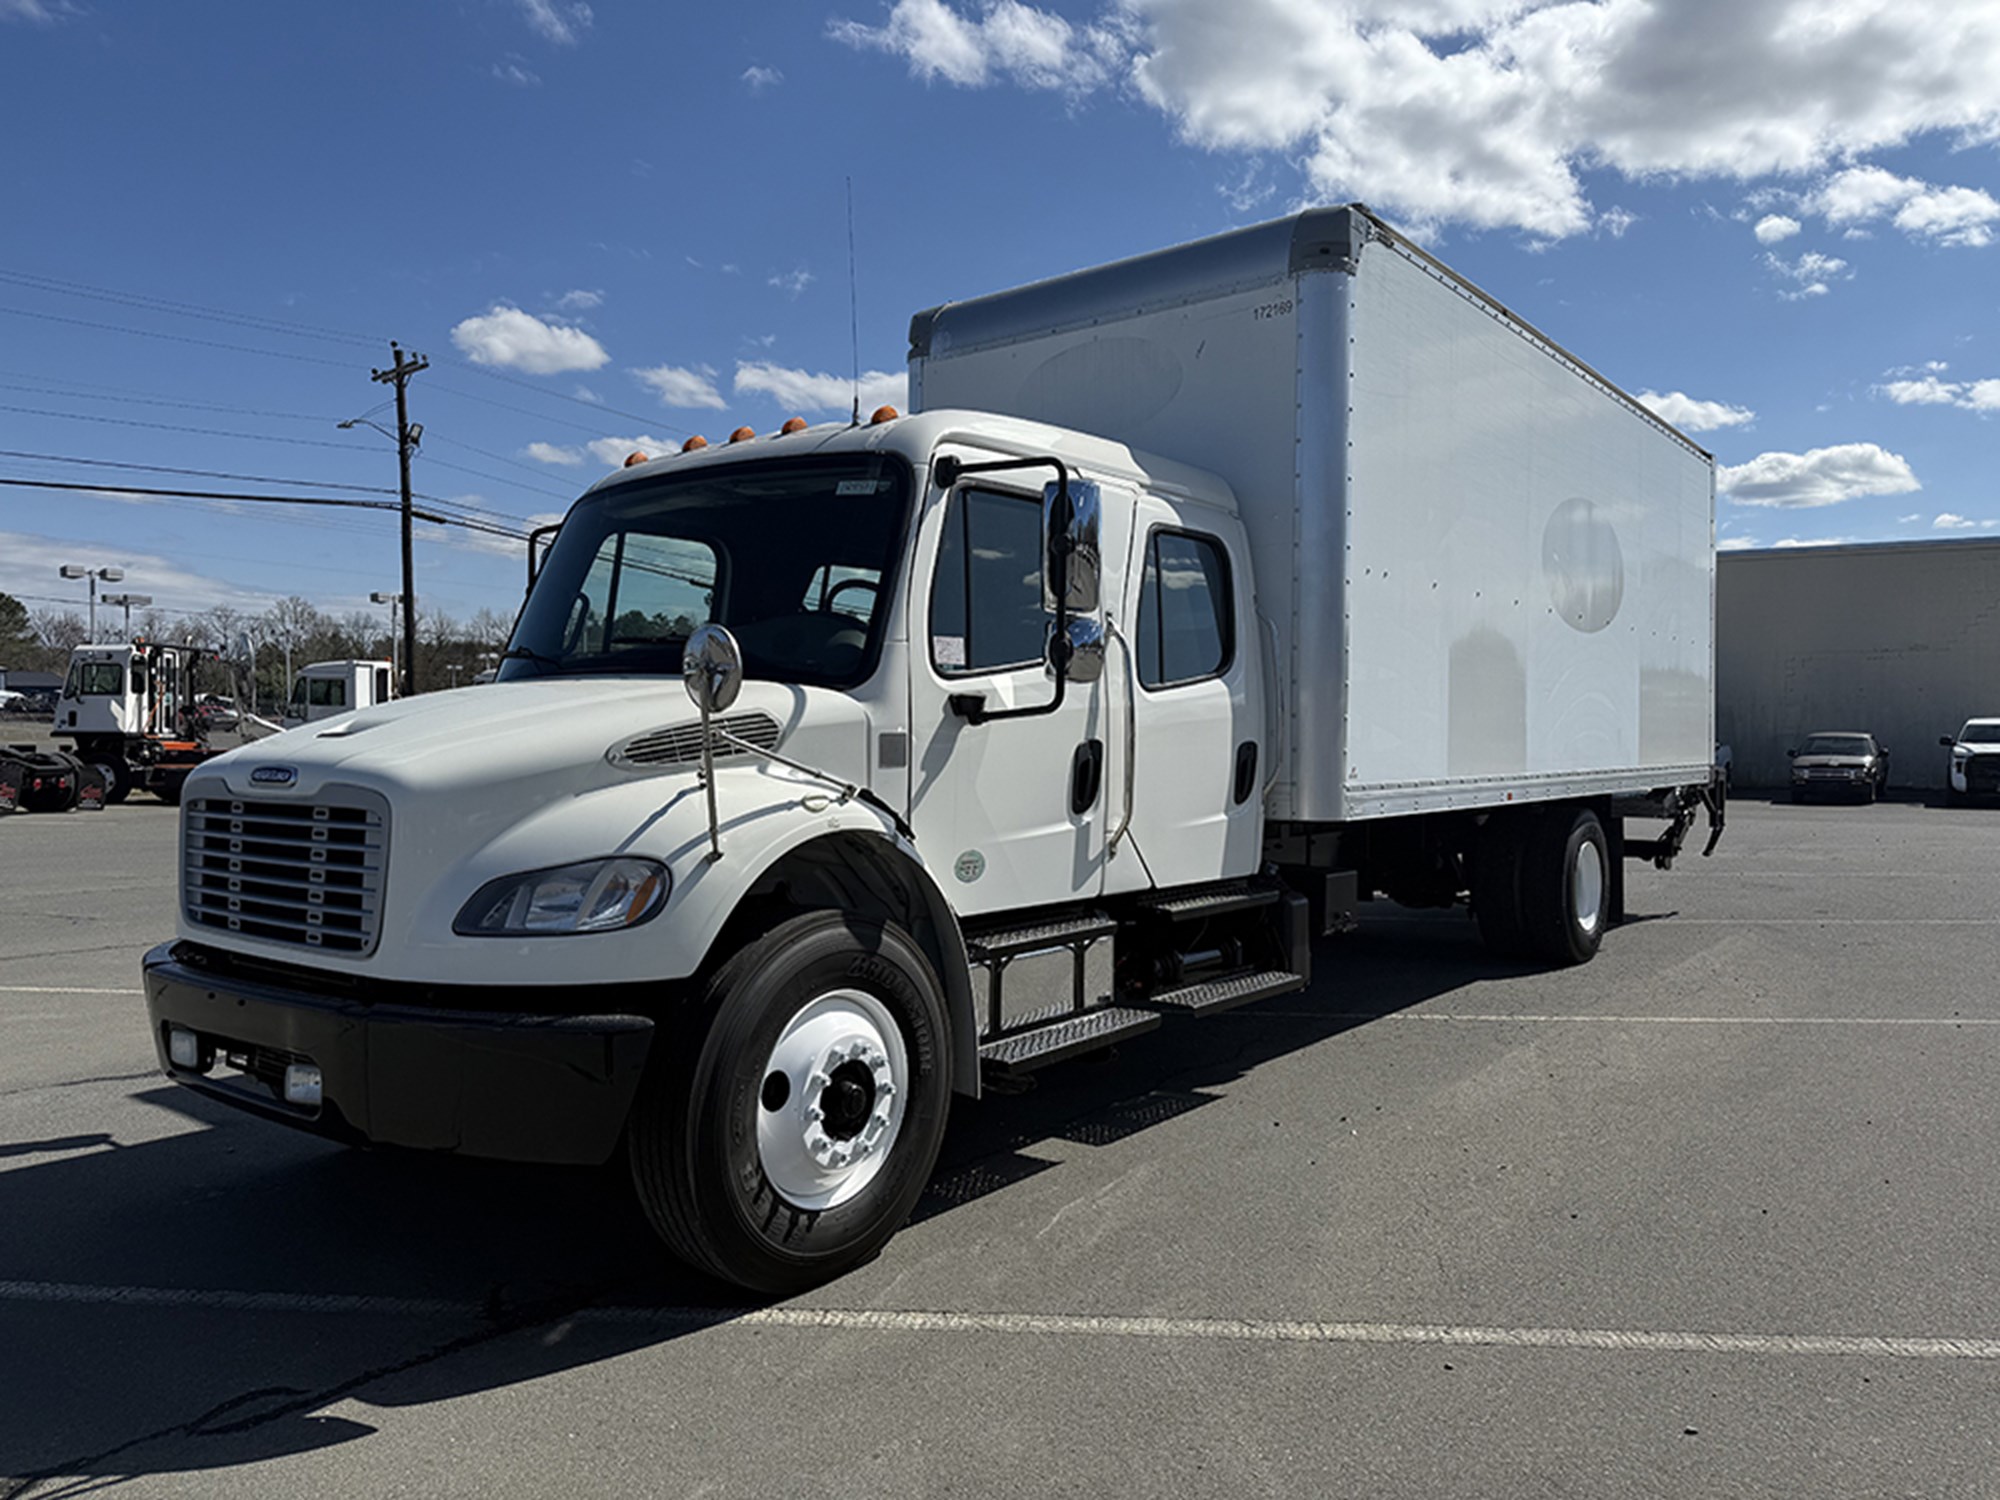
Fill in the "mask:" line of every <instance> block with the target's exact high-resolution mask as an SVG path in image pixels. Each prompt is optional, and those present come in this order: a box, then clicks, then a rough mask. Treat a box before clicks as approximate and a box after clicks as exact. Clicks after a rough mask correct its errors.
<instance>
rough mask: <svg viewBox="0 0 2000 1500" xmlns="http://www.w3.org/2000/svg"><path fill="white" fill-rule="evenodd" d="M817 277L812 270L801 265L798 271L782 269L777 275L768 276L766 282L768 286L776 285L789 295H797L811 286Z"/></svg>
mask: <svg viewBox="0 0 2000 1500" xmlns="http://www.w3.org/2000/svg"><path fill="white" fill-rule="evenodd" d="M815 279H816V278H815V277H814V276H813V273H812V272H810V271H808V270H807V269H806V268H805V267H804V266H801V267H799V268H798V269H797V270H796V271H780V272H778V273H776V274H775V275H772V276H770V277H767V278H766V279H765V282H764V284H765V285H766V286H774V287H776V288H777V289H778V290H779V291H781V292H784V293H786V294H787V295H788V296H792V297H796V296H798V294H799V293H800V292H803V291H804V290H805V289H806V288H807V287H809V286H811V285H812V284H813V282H814V280H815Z"/></svg>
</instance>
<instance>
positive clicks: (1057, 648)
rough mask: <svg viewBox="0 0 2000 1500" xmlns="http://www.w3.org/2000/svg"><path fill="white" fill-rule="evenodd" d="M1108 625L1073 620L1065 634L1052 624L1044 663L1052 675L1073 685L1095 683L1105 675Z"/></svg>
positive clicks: (1093, 620) (1100, 622)
mask: <svg viewBox="0 0 2000 1500" xmlns="http://www.w3.org/2000/svg"><path fill="white" fill-rule="evenodd" d="M1104 638H1105V630H1104V622H1103V621H1101V620H1097V619H1072V620H1070V621H1069V622H1068V627H1067V629H1066V630H1065V632H1064V634H1063V635H1060V636H1058V635H1057V634H1056V627H1055V622H1054V621H1051V622H1050V623H1049V639H1048V645H1047V647H1046V649H1045V650H1044V651H1043V653H1042V664H1043V666H1045V667H1047V668H1048V673H1049V676H1051V677H1057V676H1066V677H1068V678H1069V680H1070V681H1071V682H1078V683H1091V682H1095V681H1097V679H1098V678H1100V677H1102V676H1103V675H1104Z"/></svg>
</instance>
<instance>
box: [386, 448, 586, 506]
mask: <svg viewBox="0 0 2000 1500" xmlns="http://www.w3.org/2000/svg"><path fill="white" fill-rule="evenodd" d="M423 460H424V462H425V463H427V464H429V465H431V466H432V467H433V468H439V469H456V470H457V471H458V472H459V473H461V474H470V475H472V476H473V477H474V478H475V479H490V480H492V481H493V482H494V483H495V484H511V485H513V486H514V487H515V488H516V489H522V490H533V491H534V492H535V493H536V494H538V495H549V496H552V497H553V498H555V499H557V500H562V501H569V500H573V499H575V498H576V497H575V496H574V495H573V494H571V493H570V492H569V491H568V490H546V489H543V488H542V487H541V486H540V485H538V484H523V483H522V482H521V481H520V480H518V479H509V478H507V477H506V476H505V475H502V474H488V473H487V472H486V471H485V470H483V469H468V468H467V467H466V466H465V465H464V464H455V463H451V462H449V461H447V460H445V459H442V458H437V457H434V456H433V455H431V454H428V453H426V454H424V455H423Z"/></svg>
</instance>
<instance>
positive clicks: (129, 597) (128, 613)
mask: <svg viewBox="0 0 2000 1500" xmlns="http://www.w3.org/2000/svg"><path fill="white" fill-rule="evenodd" d="M104 602H105V603H106V604H122V605H124V606H125V639H126V640H128V641H129V640H131V639H132V607H133V606H134V605H137V606H138V607H139V608H140V609H144V608H145V607H146V606H147V605H149V604H151V603H152V602H153V596H152V595H151V594H106V595H105V596H104Z"/></svg>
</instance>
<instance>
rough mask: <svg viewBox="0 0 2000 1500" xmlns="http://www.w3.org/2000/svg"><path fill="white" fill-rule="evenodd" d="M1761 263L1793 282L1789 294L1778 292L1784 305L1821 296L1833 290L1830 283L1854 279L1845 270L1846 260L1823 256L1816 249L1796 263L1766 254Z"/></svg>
mask: <svg viewBox="0 0 2000 1500" xmlns="http://www.w3.org/2000/svg"><path fill="white" fill-rule="evenodd" d="M1764 264H1765V265H1767V266H1769V267H1770V268H1771V269H1772V270H1773V271H1775V272H1776V273H1777V274H1778V275H1780V276H1783V277H1785V278H1787V279H1788V280H1790V281H1792V282H1793V283H1795V284H1794V286H1793V287H1792V289H1791V290H1790V291H1780V292H1779V293H1778V295H1779V296H1780V297H1783V298H1784V299H1785V300H1786V301H1787V302H1797V301H1799V300H1800V299H1801V298H1805V297H1824V296H1825V295H1826V294H1827V293H1828V292H1829V291H1831V290H1832V287H1831V286H1830V285H1829V283H1830V282H1832V281H1835V280H1840V281H1847V280H1851V279H1852V276H1853V273H1852V272H1851V271H1849V270H1848V269H1847V262H1846V261H1844V260H1841V259H1840V258H1839V257H1838V256H1833V255H1822V254H1820V253H1819V251H1817V250H1808V251H1806V253H1805V254H1803V255H1801V256H1800V257H1799V258H1798V259H1797V260H1785V259H1783V258H1782V257H1780V256H1776V255H1766V256H1765V257H1764Z"/></svg>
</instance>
